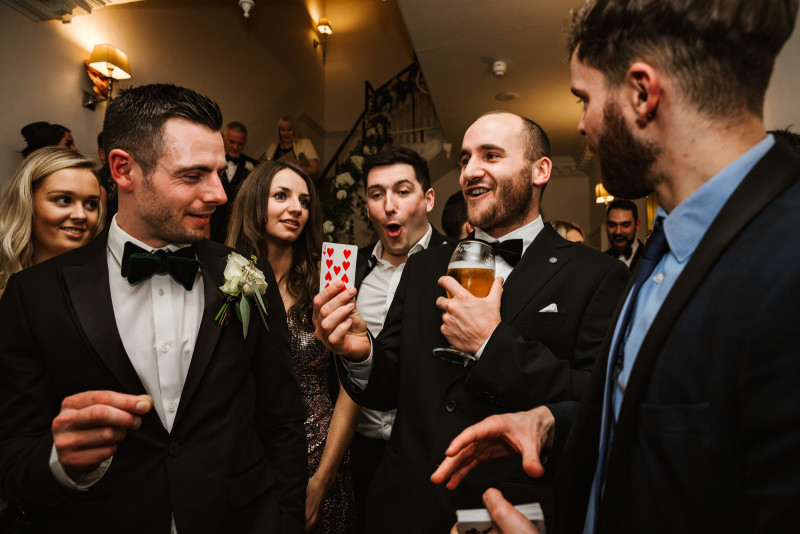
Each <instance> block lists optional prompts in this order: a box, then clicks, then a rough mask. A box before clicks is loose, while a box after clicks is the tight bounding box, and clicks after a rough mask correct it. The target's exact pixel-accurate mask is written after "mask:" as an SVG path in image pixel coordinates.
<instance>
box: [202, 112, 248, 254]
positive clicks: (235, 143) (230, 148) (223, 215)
mask: <svg viewBox="0 0 800 534" xmlns="http://www.w3.org/2000/svg"><path fill="white" fill-rule="evenodd" d="M222 142H223V143H224V144H225V162H226V166H225V169H224V170H223V171H222V173H220V180H222V187H223V188H224V189H225V195H226V196H227V197H228V202H226V203H225V204H223V205H222V206H219V207H218V208H217V209H216V211H215V212H214V213H213V214H212V215H211V233H210V239H211V240H212V241H216V242H218V243H224V242H225V238H226V237H227V235H226V233H227V230H228V219H229V218H230V216H231V209H232V208H233V201H234V200H236V194H237V193H238V192H239V188H240V187H241V186H242V183H243V182H244V180H245V178H247V175H248V174H250V172H252V170H253V169H254V168H255V166H256V165H258V161H256V160H255V159H253V158H251V157H250V156H248V155H246V154H244V153H243V150H244V146H245V145H246V144H247V127H246V126H245V125H244V124H242V123H241V122H229V123H228V124H227V126H225V129H224V130H223V131H222Z"/></svg>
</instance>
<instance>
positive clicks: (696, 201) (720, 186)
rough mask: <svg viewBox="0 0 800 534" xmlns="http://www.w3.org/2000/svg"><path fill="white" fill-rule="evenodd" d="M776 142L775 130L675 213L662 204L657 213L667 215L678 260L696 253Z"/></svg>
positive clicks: (666, 227)
mask: <svg viewBox="0 0 800 534" xmlns="http://www.w3.org/2000/svg"><path fill="white" fill-rule="evenodd" d="M774 144H775V139H774V138H773V136H772V134H769V135H767V136H766V137H765V138H764V139H763V140H761V141H760V142H759V143H758V144H756V145H755V146H754V147H753V148H751V149H750V150H748V151H747V152H745V153H744V154H742V155H741V156H740V157H739V158H738V159H736V160H735V161H734V162H733V163H731V164H730V165H728V166H727V167H725V168H724V169H722V170H721V171H720V172H719V173H717V174H716V176H714V177H713V178H711V179H710V180H709V181H708V182H706V183H705V184H703V185H702V186H701V187H700V189H698V190H697V191H695V192H694V193H692V194H691V195H690V196H689V197H688V198H687V199H685V200H684V201H683V202H681V203H680V204H678V206H677V207H676V208H675V209H674V210H672V213H670V214H667V212H666V211H664V209H663V208H662V207H661V206H659V207H658V210H657V211H656V217H665V219H664V233H665V234H666V236H667V243H669V249H670V252H671V253H672V254H673V255H674V256H675V258H676V259H677V260H678V262H680V263H683V262H685V261H686V260H687V259H688V258H689V257H690V256H691V255H692V253H693V252H694V251H695V249H696V248H697V245H698V244H699V243H700V240H701V239H703V236H704V235H705V233H706V230H708V227H709V226H711V223H712V222H713V221H714V219H715V218H716V217H717V215H718V214H719V212H720V210H721V209H722V206H724V205H725V203H726V202H727V201H728V199H729V198H730V197H731V195H732V194H733V192H734V191H735V190H736V188H737V187H739V184H740V183H742V180H744V177H745V176H747V174H748V173H749V172H750V171H751V170H752V169H753V167H754V166H755V164H756V163H758V161H759V160H760V159H761V158H762V157H764V154H766V153H767V151H769V149H770V148H772V145H774Z"/></svg>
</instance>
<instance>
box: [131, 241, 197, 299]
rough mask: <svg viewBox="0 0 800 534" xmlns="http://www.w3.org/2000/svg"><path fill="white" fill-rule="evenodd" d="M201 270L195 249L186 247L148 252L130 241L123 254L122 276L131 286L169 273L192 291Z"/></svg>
mask: <svg viewBox="0 0 800 534" xmlns="http://www.w3.org/2000/svg"><path fill="white" fill-rule="evenodd" d="M199 268H200V261H199V260H198V259H196V258H195V257H194V248H193V247H184V248H181V249H178V250H176V251H174V252H170V251H167V250H156V251H155V252H148V251H146V250H145V249H143V248H142V247H139V246H136V245H134V244H133V243H131V242H130V241H128V242H126V243H125V251H124V252H123V254H122V276H123V277H125V278H127V279H128V282H130V283H131V284H135V283H137V282H140V281H142V280H144V279H145V278H149V277H150V276H153V275H154V274H157V273H159V274H160V273H169V274H170V276H172V278H174V279H175V280H176V281H177V282H178V283H179V284H180V285H182V286H183V287H184V288H186V291H190V290H191V289H192V286H194V280H195V278H197V270H198V269H199Z"/></svg>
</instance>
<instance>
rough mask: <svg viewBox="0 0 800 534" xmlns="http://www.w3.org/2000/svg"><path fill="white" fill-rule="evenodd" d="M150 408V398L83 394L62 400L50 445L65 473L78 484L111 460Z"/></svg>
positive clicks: (92, 393)
mask: <svg viewBox="0 0 800 534" xmlns="http://www.w3.org/2000/svg"><path fill="white" fill-rule="evenodd" d="M152 407H153V399H151V398H150V396H149V395H139V396H136V395H126V394H124V393H117V392H115V391H85V392H83V393H78V394H76V395H72V396H70V397H67V398H65V399H64V401H63V402H62V403H61V412H60V413H59V414H58V415H57V416H56V418H55V419H53V425H52V430H53V443H54V444H55V447H56V453H57V454H58V461H59V462H61V465H62V466H63V467H64V471H66V472H67V474H68V475H69V476H70V477H71V478H72V479H73V480H77V479H78V478H80V477H81V476H82V475H85V474H87V473H91V472H92V471H94V470H95V469H97V468H98V467H99V466H100V463H102V462H103V461H105V460H107V459H109V458H111V456H113V455H114V453H115V452H116V450H117V443H119V442H120V441H122V440H123V439H125V433H126V432H127V430H128V429H131V430H136V429H137V428H139V427H140V426H141V424H142V418H141V416H142V415H143V414H146V413H147V412H149V411H150V409H151V408H152Z"/></svg>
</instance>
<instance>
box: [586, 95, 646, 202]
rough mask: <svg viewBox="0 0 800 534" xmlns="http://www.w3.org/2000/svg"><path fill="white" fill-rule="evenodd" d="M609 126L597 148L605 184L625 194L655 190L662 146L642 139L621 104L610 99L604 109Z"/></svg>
mask: <svg viewBox="0 0 800 534" xmlns="http://www.w3.org/2000/svg"><path fill="white" fill-rule="evenodd" d="M603 119H604V122H605V127H604V129H603V133H602V134H600V139H599V141H598V147H597V150H596V153H597V159H598V160H599V162H600V172H601V174H602V176H603V185H604V186H605V187H606V189H607V190H608V192H609V193H611V194H612V195H614V196H616V197H621V198H641V197H645V196H647V195H649V194H650V193H652V191H653V188H654V186H655V185H656V184H658V183H659V182H661V176H660V175H659V174H657V173H656V171H655V170H654V167H655V162H656V157H657V156H658V155H659V153H660V152H661V150H660V149H659V148H658V147H656V146H655V145H654V144H652V143H648V142H645V141H640V140H638V139H636V138H635V137H634V136H633V134H632V133H631V131H630V129H629V128H628V127H627V126H626V125H625V121H624V119H623V118H622V114H621V113H620V111H619V107H617V106H615V105H613V104H611V103H607V104H606V106H605V109H604V110H603Z"/></svg>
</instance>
